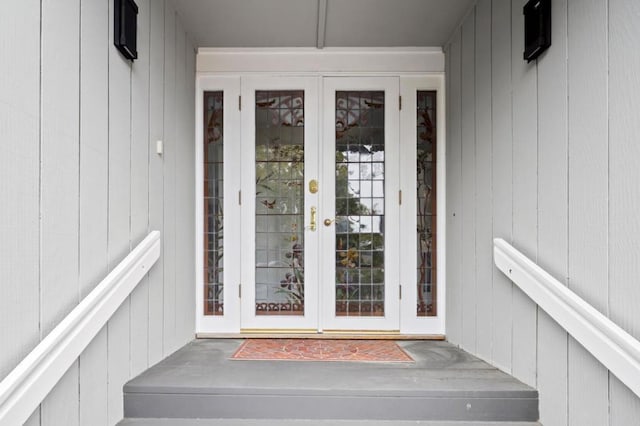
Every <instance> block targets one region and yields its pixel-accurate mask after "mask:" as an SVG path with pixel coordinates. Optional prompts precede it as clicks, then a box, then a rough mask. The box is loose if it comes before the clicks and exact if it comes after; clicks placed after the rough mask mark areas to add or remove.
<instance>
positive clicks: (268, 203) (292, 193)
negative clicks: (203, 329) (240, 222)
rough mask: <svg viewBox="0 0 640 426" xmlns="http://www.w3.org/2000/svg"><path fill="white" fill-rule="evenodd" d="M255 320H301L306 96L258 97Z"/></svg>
mask: <svg viewBox="0 0 640 426" xmlns="http://www.w3.org/2000/svg"><path fill="white" fill-rule="evenodd" d="M255 111H256V147H255V149H256V150H255V155H256V164H255V167H256V266H255V273H256V281H255V292H256V315H271V314H277V315H304V188H303V186H304V92H303V91H257V92H256V110H255Z"/></svg>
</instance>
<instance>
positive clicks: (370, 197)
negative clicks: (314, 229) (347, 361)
mask: <svg viewBox="0 0 640 426" xmlns="http://www.w3.org/2000/svg"><path fill="white" fill-rule="evenodd" d="M384 103H385V97H384V92H383V91H349V92H347V91H337V92H336V106H335V132H336V164H335V166H336V167H335V173H336V188H335V189H336V194H335V196H336V211H335V221H336V222H335V233H336V282H335V296H336V307H335V309H336V311H335V313H336V315H337V316H384V314H385V306H384V292H385V289H384V285H385V282H384V268H385V263H384V262H385V258H384V208H385V203H384V200H385V198H384V184H385V163H384V161H385V140H384Z"/></svg>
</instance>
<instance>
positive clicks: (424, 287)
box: [417, 91, 437, 317]
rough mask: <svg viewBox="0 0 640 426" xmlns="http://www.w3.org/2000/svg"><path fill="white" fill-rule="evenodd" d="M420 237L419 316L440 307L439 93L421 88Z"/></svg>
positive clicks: (418, 185)
mask: <svg viewBox="0 0 640 426" xmlns="http://www.w3.org/2000/svg"><path fill="white" fill-rule="evenodd" d="M417 114H418V128H417V159H418V160H417V163H418V164H417V170H418V183H417V188H418V193H417V197H418V198H417V206H418V211H417V219H418V221H417V223H418V226H417V232H418V234H417V239H418V276H417V278H418V280H417V281H418V282H417V285H418V311H417V313H418V316H421V317H426V316H435V315H437V314H436V312H437V306H436V301H437V298H436V229H437V226H436V212H437V206H436V92H435V91H418V105H417Z"/></svg>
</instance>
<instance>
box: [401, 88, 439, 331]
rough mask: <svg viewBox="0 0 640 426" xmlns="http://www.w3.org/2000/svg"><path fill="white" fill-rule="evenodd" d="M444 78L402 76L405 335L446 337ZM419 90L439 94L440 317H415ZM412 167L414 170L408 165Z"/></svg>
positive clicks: (437, 119)
mask: <svg viewBox="0 0 640 426" xmlns="http://www.w3.org/2000/svg"><path fill="white" fill-rule="evenodd" d="M444 86H445V85H444V76H420V77H418V76H402V77H400V93H401V96H402V104H403V105H402V106H403V108H402V111H401V113H400V134H401V136H400V137H401V141H402V144H403V145H404V146H406V147H409V148H408V149H401V159H400V162H401V164H403V165H406V166H405V167H402V168H401V177H400V182H401V186H402V188H403V194H406V196H404V197H403V203H402V209H401V218H400V222H401V230H400V232H401V234H402V235H406V236H411V238H407V239H406V240H403V243H402V244H401V246H400V258H401V259H402V260H401V264H400V265H401V268H400V271H401V272H400V274H401V278H400V280H401V282H402V293H403V294H402V304H401V310H400V312H401V315H400V331H401V333H403V334H422V333H424V330H429V333H430V334H445V318H446V285H445V283H446V276H445V273H446V258H445V255H446V236H445V232H446V220H445V218H446V194H445V190H446V173H445V161H446V160H445V158H446V133H445V131H446V122H445V93H444ZM418 90H435V91H437V100H436V138H437V142H436V143H437V147H436V151H437V152H436V199H437V232H436V253H437V256H436V271H437V275H436V277H437V282H436V289H437V304H436V306H437V311H436V312H437V316H435V317H418V316H416V301H417V299H418V295H417V285H416V270H417V258H416V253H417V239H416V226H417V224H416V209H417V207H416V193H415V184H416V167H415V165H416V149H415V145H416V127H417V123H416V121H417V117H416V93H417V91H418ZM409 165H411V167H410V166H409Z"/></svg>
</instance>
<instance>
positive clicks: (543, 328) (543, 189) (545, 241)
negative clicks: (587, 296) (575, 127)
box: [537, 0, 569, 425]
mask: <svg viewBox="0 0 640 426" xmlns="http://www.w3.org/2000/svg"><path fill="white" fill-rule="evenodd" d="M552 16H553V20H552V30H551V32H552V34H553V35H554V43H553V46H554V48H553V49H550V50H548V51H547V52H545V53H544V58H543V59H542V60H540V61H539V62H538V133H539V138H538V212H537V213H538V253H539V257H538V263H539V265H540V266H541V267H542V268H544V269H545V270H546V271H547V272H549V273H550V274H551V275H553V276H554V277H556V278H557V279H558V280H559V281H560V282H564V283H566V281H567V280H566V278H567V273H568V259H567V251H568V223H567V222H568V204H569V199H568V174H569V170H568V88H567V0H554V1H553V3H552ZM543 253H544V256H543V255H542V254H543ZM538 315H539V316H538V333H537V339H538V341H537V351H538V352H537V358H538V370H537V385H538V389H539V390H540V407H541V410H540V411H541V413H542V414H543V416H542V417H541V418H540V421H541V423H543V424H549V425H566V424H567V369H568V366H567V344H568V343H567V342H568V341H567V333H566V332H565V331H564V330H563V329H562V328H560V326H558V324H557V323H556V322H555V321H553V320H552V319H551V318H550V317H549V316H548V315H546V314H545V312H544V311H542V310H540V311H539V312H538Z"/></svg>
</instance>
